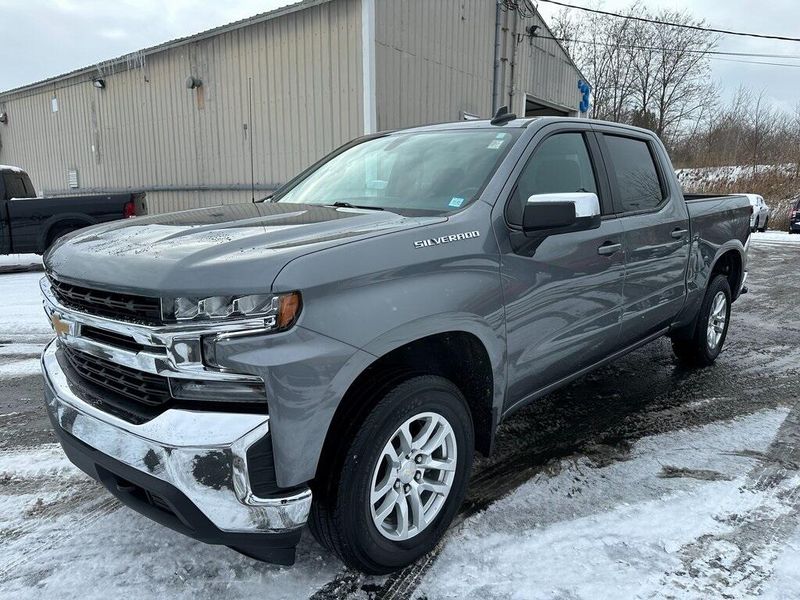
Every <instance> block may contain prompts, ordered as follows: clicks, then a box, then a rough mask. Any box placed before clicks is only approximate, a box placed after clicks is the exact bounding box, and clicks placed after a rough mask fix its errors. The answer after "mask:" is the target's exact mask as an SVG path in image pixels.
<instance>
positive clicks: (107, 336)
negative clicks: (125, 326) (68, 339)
mask: <svg viewBox="0 0 800 600" xmlns="http://www.w3.org/2000/svg"><path fill="white" fill-rule="evenodd" d="M81 336H83V337H85V338H89V339H90V340H94V341H96V342H101V343H103V344H107V345H109V346H114V347H116V348H124V349H125V350H131V351H132V352H141V351H142V350H144V349H145V347H144V346H143V345H142V344H140V343H138V342H137V341H136V340H135V339H133V338H132V337H131V336H129V335H124V334H121V333H117V332H116V331H108V330H106V329H98V328H97V327H92V326H91V325H81Z"/></svg>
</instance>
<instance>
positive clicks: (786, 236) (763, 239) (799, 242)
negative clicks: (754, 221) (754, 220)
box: [750, 230, 800, 246]
mask: <svg viewBox="0 0 800 600" xmlns="http://www.w3.org/2000/svg"><path fill="white" fill-rule="evenodd" d="M750 239H751V242H750V243H751V244H757V245H759V246H800V235H798V234H796V233H795V234H791V233H789V232H788V231H774V230H769V231H765V232H764V233H758V232H756V233H754V234H753V235H752V237H751V238H750Z"/></svg>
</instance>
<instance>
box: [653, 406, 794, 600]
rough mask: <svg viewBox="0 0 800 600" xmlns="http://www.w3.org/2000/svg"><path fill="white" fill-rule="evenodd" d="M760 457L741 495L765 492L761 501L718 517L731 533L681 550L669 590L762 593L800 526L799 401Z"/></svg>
mask: <svg viewBox="0 0 800 600" xmlns="http://www.w3.org/2000/svg"><path fill="white" fill-rule="evenodd" d="M758 459H759V462H758V463H757V464H756V465H755V466H754V467H753V468H752V469H751V470H750V472H749V473H748V475H747V480H746V482H745V484H744V485H743V486H742V488H741V491H742V492H743V493H761V494H763V499H762V502H761V503H760V504H759V505H758V506H756V507H755V508H752V509H750V510H748V511H747V512H745V513H743V514H734V515H719V516H718V517H717V519H718V520H719V521H722V522H724V523H725V524H727V525H730V526H732V529H731V530H730V531H727V532H725V533H721V534H717V535H708V536H704V537H702V538H700V539H699V540H697V541H696V542H695V543H693V544H689V545H687V546H684V547H683V548H681V550H680V554H681V560H682V562H683V569H682V570H681V571H680V572H678V573H672V574H670V576H669V577H668V578H667V579H666V581H665V584H666V585H667V586H669V587H672V588H673V589H677V590H680V591H681V592H684V593H685V591H692V592H697V593H700V594H703V595H708V596H712V595H713V596H725V595H726V596H727V597H733V596H736V597H741V596H743V595H752V596H756V595H759V594H760V593H761V591H762V586H763V584H764V583H765V582H766V581H767V580H768V579H769V577H770V575H771V574H772V569H771V565H772V563H774V561H775V559H776V558H777V556H778V554H779V553H780V549H781V542H783V541H785V540H786V539H787V538H788V537H789V536H790V535H791V534H792V532H793V531H794V530H795V529H796V528H797V527H798V525H800V478H799V477H798V476H800V402H798V403H797V404H796V405H795V406H794V408H793V409H792V411H791V412H790V413H789V415H788V416H787V417H786V419H785V421H784V422H783V424H782V425H781V427H780V429H779V430H778V434H777V435H776V437H775V440H774V441H773V442H772V444H771V445H770V447H769V448H768V450H767V451H766V452H765V453H764V454H763V455H762V456H759V457H758ZM687 575H688V576H689V578H690V579H689V580H688V582H687Z"/></svg>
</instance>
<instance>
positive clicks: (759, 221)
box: [744, 194, 769, 232]
mask: <svg viewBox="0 0 800 600" xmlns="http://www.w3.org/2000/svg"><path fill="white" fill-rule="evenodd" d="M744 195H745V196H747V198H748V199H749V200H750V205H751V206H752V207H753V214H752V215H750V231H756V230H758V231H761V232H764V231H766V230H767V223H769V206H767V203H766V202H764V198H762V197H761V196H759V195H758V194H744Z"/></svg>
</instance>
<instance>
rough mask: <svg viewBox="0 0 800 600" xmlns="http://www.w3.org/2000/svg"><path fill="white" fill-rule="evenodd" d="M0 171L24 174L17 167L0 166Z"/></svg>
mask: <svg viewBox="0 0 800 600" xmlns="http://www.w3.org/2000/svg"><path fill="white" fill-rule="evenodd" d="M0 171H13V172H14V173H24V172H25V171H23V170H22V169H20V168H19V167H12V166H11V165H0Z"/></svg>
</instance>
